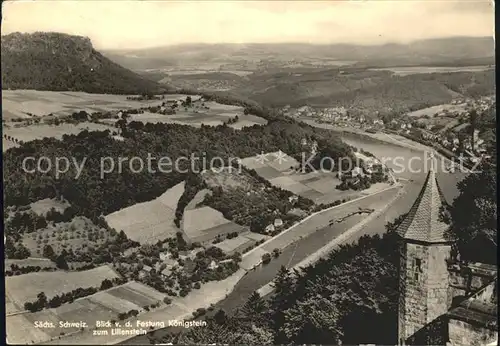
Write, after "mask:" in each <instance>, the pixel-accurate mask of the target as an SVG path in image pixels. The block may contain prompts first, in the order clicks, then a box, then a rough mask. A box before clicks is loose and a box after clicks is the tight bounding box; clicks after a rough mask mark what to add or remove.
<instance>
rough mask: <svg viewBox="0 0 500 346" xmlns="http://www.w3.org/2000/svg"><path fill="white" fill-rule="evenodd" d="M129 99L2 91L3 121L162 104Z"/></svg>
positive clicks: (168, 97)
mask: <svg viewBox="0 0 500 346" xmlns="http://www.w3.org/2000/svg"><path fill="white" fill-rule="evenodd" d="M128 96H134V95H113V94H89V93H85V92H80V91H64V92H61V91H39V90H2V119H4V120H11V119H14V118H26V119H29V118H31V117H30V116H29V115H28V114H27V113H31V114H33V115H35V116H45V115H49V114H53V115H56V116H57V115H68V114H72V113H73V112H78V111H82V110H84V111H87V112H88V113H93V112H107V111H119V110H122V109H130V108H140V107H148V106H151V105H157V104H158V103H159V100H149V101H135V100H127V97H128ZM186 96H187V95H182V94H175V95H165V100H163V101H167V100H181V99H185V98H186Z"/></svg>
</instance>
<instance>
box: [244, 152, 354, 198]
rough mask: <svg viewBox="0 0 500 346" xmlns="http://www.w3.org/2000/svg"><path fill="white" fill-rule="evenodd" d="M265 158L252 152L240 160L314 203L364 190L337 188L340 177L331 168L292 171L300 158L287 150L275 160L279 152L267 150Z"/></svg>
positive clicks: (266, 177) (272, 182) (258, 172)
mask: <svg viewBox="0 0 500 346" xmlns="http://www.w3.org/2000/svg"><path fill="white" fill-rule="evenodd" d="M266 158H267V160H266V161H265V162H261V161H259V160H258V156H252V157H247V158H244V159H243V160H242V162H241V163H242V165H243V166H245V167H246V168H248V169H254V170H255V171H256V172H257V174H258V175H259V176H261V177H262V178H264V179H266V180H268V181H269V182H270V183H271V184H273V185H274V186H276V187H280V188H282V189H284V190H288V191H290V192H292V193H294V194H296V195H299V196H302V197H305V198H308V199H310V200H312V201H313V202H314V203H316V204H328V203H332V202H334V201H336V200H339V199H348V198H353V197H356V196H360V195H362V194H363V193H362V192H356V191H352V190H346V191H341V190H337V189H336V188H335V187H336V186H337V185H338V184H340V183H341V181H340V179H338V178H337V177H336V174H335V173H334V172H326V171H325V172H322V171H318V172H310V173H301V172H295V171H294V168H297V167H298V166H299V162H297V160H295V159H294V158H292V157H290V156H288V155H286V154H285V155H284V156H282V160H281V162H279V160H278V153H268V154H266ZM291 168H293V169H291Z"/></svg>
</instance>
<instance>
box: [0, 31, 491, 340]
mask: <svg viewBox="0 0 500 346" xmlns="http://www.w3.org/2000/svg"><path fill="white" fill-rule="evenodd" d="M457 40H458V39H453V38H450V39H449V40H448V39H442V40H437V41H436V40H429V41H426V40H423V41H418V42H417V43H414V44H413V45H404V44H401V45H399V44H398V45H394V46H391V45H382V46H366V45H365V46H363V45H359V46H350V45H341V44H339V45H336V44H335V45H307V44H276V45H274V44H255V45H254V44H240V45H238V44H221V45H194V46H190V45H186V46H171V47H158V48H151V49H144V50H138V51H128V50H115V51H104V52H103V53H101V52H99V51H97V50H96V49H95V48H94V47H93V45H92V42H91V41H90V39H88V38H86V37H80V36H72V35H67V34H59V33H42V32H37V33H34V34H20V33H12V34H9V35H4V36H2V83H3V87H4V90H2V127H3V133H2V135H3V140H2V146H3V151H2V155H3V162H4V163H3V173H4V204H5V208H4V224H5V227H4V243H5V244H4V245H5V258H6V267H5V271H6V303H7V304H6V314H7V316H6V320H7V329H8V330H7V337H8V341H9V342H10V343H34V344H40V343H41V344H60V343H73V344H114V343H127V344H144V343H150V342H151V341H153V342H151V343H154V342H159V341H160V340H162V341H165V339H169V338H170V337H171V335H172V334H170V333H172V332H175V333H178V332H181V333H180V334H179V335H184V334H187V333H190V331H188V330H187V329H185V328H181V327H166V326H165V323H163V324H162V323H160V322H165V321H166V320H168V319H172V320H174V319H178V320H179V321H181V320H182V321H191V320H203V321H205V320H206V321H209V323H213V318H215V317H216V316H217V315H219V317H220V316H221V315H223V317H224V318H227V319H231V318H236V319H238V318H240V317H239V316H240V315H239V314H241V310H242V307H244V306H246V304H247V302H248V301H249V299H251V297H252V296H253V297H255V293H254V292H260V293H262V295H263V296H267V297H262V298H266V299H271V300H272V299H274V298H270V296H271V297H276V296H274V295H272V294H270V292H271V291H272V290H270V289H269V287H271V285H274V283H276V282H277V280H278V279H276V278H277V277H280V275H281V276H282V275H284V274H283V273H284V272H286V270H292V269H293V268H295V269H297V270H298V271H299V272H301V273H302V274H301V275H304V277H305V275H308V274H307V272H308V271H311V272H312V271H314V270H316V269H315V268H318V267H314V265H316V263H317V262H319V266H321V265H324V263H327V262H328V261H330V260H332V259H333V258H334V256H335V254H337V251H339V252H341V251H351V250H349V249H351V247H356V246H358V242H359V243H362V244H366V243H369V244H372V242H373V244H379V243H378V242H380V244H382V242H383V241H388V240H387V239H388V238H390V237H392V234H394V233H393V232H392V233H391V232H389V233H387V228H388V225H389V226H391V227H393V226H394V224H393V223H394V222H396V220H397V219H398V218H399V217H400V216H401V215H403V214H405V213H407V212H408V210H409V209H410V207H411V206H412V205H413V203H414V201H415V200H416V199H417V197H418V196H419V192H420V190H421V188H422V186H423V184H425V182H426V177H428V174H429V173H428V172H429V168H428V166H427V163H426V160H427V159H428V158H429V157H428V156H427V154H428V153H429V152H433V153H434V152H436V156H437V162H439V163H440V164H442V163H443V162H445V163H446V165H449V164H450V160H448V159H447V158H445V157H444V156H443V155H441V154H437V152H439V150H438V149H435V148H431V147H430V146H429V145H431V144H433V143H430V142H431V141H437V139H438V138H439V140H440V144H439V145H441V144H442V145H443V148H444V147H445V145H444V144H443V143H442V141H441V137H432V136H434V135H436V136H443V138H444V136H445V134H447V133H449V132H450V131H454V129H455V128H456V127H459V126H463V125H465V126H464V128H465V127H467V126H476V125H477V127H478V128H480V131H479V130H478V134H477V136H479V134H480V135H481V136H482V137H485V138H486V134H488V133H493V134H494V136H496V132H494V131H495V130H494V129H493V127H492V121H491V119H492V114H494V117H493V118H496V113H492V112H496V111H495V98H494V96H492V93H493V91H494V90H495V74H494V69H492V68H491V65H489V63H491V61H490V60H491V54H490V53H491V52H490V50H491V47H490V46H489V45H488V44H489V41H488V40H486V39H484V38H476V39H471V40H470V41H469V40H462V41H457ZM457 42H460V45H464V44H465V45H468V47H475V48H476V51H475V53H474V54H472V53H470V54H465V55H466V56H464V54H462V53H459V52H460V50H458V52H457V49H456V44H457ZM436 44H437V45H438V46H440V45H442V46H443V47H442V48H440V49H437V52H436V48H435V45H436ZM19 47H23V49H19ZM61 47H63V48H61ZM429 47H431V48H432V49H431V48H429ZM469 50H470V49H469ZM469 50H468V51H469ZM410 53H412V54H414V56H418V57H419V58H415V57H414V58H411V56H412V55H411V54H410ZM30 57H36V59H35V60H36V61H37V62H36V63H34V62H33V59H31V58H30ZM450 57H453V59H456V60H453V59H452V60H450V61H455V63H452V65H453V64H454V65H455V66H447V64H446V61H448V58H450ZM450 59H451V58H450ZM202 60H203V62H202ZM17 61H20V63H17ZM381 61H383V62H384V63H380V62H381ZM471 61H478V64H477V65H474V66H473V64H472V63H471ZM444 65H446V66H444ZM448 65H449V64H448ZM474 112H477V113H474ZM471 114H476V115H477V117H476V116H474V115H471ZM408 119H411V120H408ZM403 124H404V127H403V126H402V125H403ZM408 124H410V126H408ZM417 125H418V128H420V129H422V131H421V132H422V133H421V132H418V134H419V136H420V135H421V136H420V137H418V136H416V135H415V134H414V132H412V131H410V129H411V128H412V127H413V126H414V127H417ZM429 126H430V127H433V126H436V127H440V130H441V132H439V131H438V130H436V131H435V132H430V128H429V131H427V128H428V127H429ZM424 129H426V131H427V132H429V133H430V134H429V133H427V132H425V133H424V131H423V130H424ZM436 133H439V135H438V134H436ZM414 135H415V136H414ZM426 135H427V136H429V137H426ZM460 136H461V137H460V138H461V141H462V142H463V143H462V142H460V143H461V144H460V145H461V147H460V150H470V151H471V152H472V154H471V155H472V156H473V157H476V156H474V155H476V154H477V155H478V156H477V157H481V158H485V157H486V156H488V159H487V160H489V161H487V160H486V159H485V162H490V161H491V159H492V157H493V154H494V152H493V151H492V149H491V145H486V144H484V142H485V141H484V140H483V142H481V143H480V144H477V146H476V147H474V144H475V143H476V142H474V140H475V139H476V140H477V139H478V138H477V136H476V134H475V132H474V131H472V132H470V133H469V132H466V131H465V130H464V131H462V134H461V135H460ZM417 137H418V138H417ZM457 137H458V135H457ZM414 138H416V139H417V140H418V142H417V141H414ZM466 140H468V141H469V142H467V143H469V147H470V146H472V148H469V147H467V145H466V144H465V141H466ZM493 140H494V141H496V137H495V138H494V139H493ZM493 140H492V139H491V138H490V140H489V142H488V143H491V142H492V141H493ZM452 143H453V142H452ZM462 144H463V145H462ZM450 145H451V144H450ZM458 146H459V145H458V144H457V148H458ZM462 147H463V148H462ZM457 153H458V151H457ZM454 155H455V154H451V155H449V156H451V158H452V159H454ZM480 155H481V156H480ZM472 156H471V157H472ZM447 157H448V156H447ZM61 158H65V159H67V160H70V159H71V160H76V161H80V162H83V164H82V166H81V167H80V168H79V167H66V168H67V169H66V170H63V171H61V170H58V167H56V168H55V169H52V168H54V167H49V168H48V169H45V167H41V165H40V160H41V159H46V160H47V161H49V162H52V161H54V160H56V162H57V160H59V159H61ZM304 158H305V159H306V161H304ZM307 158H309V160H307ZM398 159H401V160H400V161H402V164H401V163H400V164H399V165H398V164H395V161H396V160H398ZM29 160H32V162H36V163H38V166H36V165H35V164H31V165H30V164H28V165H27V164H26V162H27V161H29ZM414 161H417V163H416V165H414V166H411V165H412V163H414ZM495 162H496V161H495ZM105 163H109V165H108V166H106V165H105ZM116 163H118V165H116ZM134 163H138V164H134ZM146 163H147V164H146ZM42 166H43V165H42ZM153 166H154V168H155V169H152V167H153ZM400 166H402V168H403V169H402V170H398V169H400V168H401V167H400ZM118 167H119V168H118ZM161 167H163V168H165V167H166V169H165V170H163V169H160V168H161ZM441 167H443V165H441ZM27 168H29V169H27ZM76 173H78V174H76ZM436 176H437V180H438V181H439V184H440V186H441V189H442V193H443V195H444V198H445V199H446V200H447V201H448V202H449V203H450V204H452V203H453V201H454V199H455V198H456V197H457V196H458V195H459V189H458V188H457V184H458V183H459V182H460V181H462V180H464V179H466V177H467V176H468V174H467V173H464V172H454V173H449V172H445V171H439V170H438V171H437V172H436ZM386 233H387V234H386ZM384 237H386V238H384ZM384 239H385V240H384ZM389 245H391V244H389ZM325 246H327V248H325ZM359 246H361V245H359ZM362 246H365V245H362ZM377 246H380V247H381V249H377V250H374V249H373V248H370V249H368V250H367V252H366V253H367V254H372V255H373V256H372V257H371V258H370V261H372V260H373V263H372V262H369V266H371V267H370V268H366V267H363V269H362V270H363V271H364V270H366V271H367V272H370V271H371V272H376V273H378V274H376V275H380V276H384V277H385V276H387V277H389V276H390V275H392V271H393V267H392V264H391V263H390V262H388V261H389V260H388V259H389V258H390V256H391V254H389V252H390V251H394V249H392V247H391V249H390V251H389V250H387V249H385V248H384V246H385V245H384V244H382V245H377ZM394 248H395V247H394ZM346 249H347V250H346ZM377 251H380V253H378V252H377ZM384 251H386V252H385V253H384ZM382 253H383V254H382ZM362 255H365V254H364V253H363V251H360V256H362ZM384 256H387V258H385V257H384ZM327 257H328V258H327ZM319 258H322V259H321V260H319V261H318V259H319ZM345 258H347V257H345ZM381 258H382V259H381ZM360 261H361V263H365V262H364V261H363V259H361V260H360ZM377 261H380V263H382V264H381V265H380V266H378V265H377ZM384 261H385V262H384ZM313 264H314V265H313ZM298 265H300V266H302V265H303V266H304V267H301V268H297V266H298ZM359 268H361V267H356V266H355V265H353V268H352V270H353V272H355V271H356V270H358V269H359ZM334 269H335V270H337V269H338V268H337V267H335V268H334ZM348 269H349V268H348ZM360 270H361V269H360ZM348 271H349V270H347V271H346V272H348ZM365 274H366V273H365ZM374 275H375V274H374ZM366 277H369V276H368V274H367V276H366ZM391 278H392V277H391ZM357 280H361V281H362V280H364V279H363V278H362V277H361V276H359V277H358V278H357ZM388 280H389V279H388ZM391 280H392V279H391ZM368 281H370V280H368ZM371 281H372V283H373V282H374V284H376V285H379V283H378V282H377V281H376V280H371ZM380 285H381V286H384V284H380ZM358 286H359V287H361V285H358ZM356 289H358V288H356ZM378 290H380V291H383V288H377V289H376V290H375V289H372V290H368V291H370V292H376V294H379V296H377V297H376V298H373V299H372V298H371V297H368V298H366V300H367V301H369V302H371V301H377V299H384V300H385V299H387V300H391V299H392V298H393V297H390V296H389V295H390V292H389V293H387V292H385V291H383V292H384V293H379V291H378ZM386 293H387V295H386ZM368 295H369V294H368ZM360 296H363V298H359V300H360V301H361V300H363V299H365V296H366V295H364V294H363V293H361V294H360ZM337 298H338V299H339V300H340V299H342V298H341V297H337ZM258 299H260V297H259V298H258ZM356 299H358V298H356ZM264 300H265V299H264ZM263 304H264V303H263ZM265 304H267V303H265ZM377 304H378V303H377ZM377 304H375V305H377ZM384 304H386V302H384V303H383V304H380V306H381V307H379V306H377V308H380V309H382V310H384V309H388V308H387V306H386V305H384ZM220 309H222V310H223V311H222V312H221V310H220ZM370 309H371V308H370ZM374 309H375V308H374ZM285 310H286V309H283V311H285ZM375 310H376V309H375ZM277 311H279V309H278V310H277ZM302 315H304V314H302ZM146 320H148V321H151V322H155V323H153V324H154V325H152V326H150V327H147V328H143V329H141V332H140V333H139V334H141V335H139V336H135V337H134V335H128V334H127V335H117V334H113V333H112V332H109V331H110V327H109V325H115V323H117V324H116V326H118V325H120V324H122V325H125V326H126V327H127V328H129V327H130V326H135V325H137V323H138V321H146ZM36 321H46V322H47V323H48V324H47V325H51V326H52V325H53V326H52V327H47V326H45V327H40V328H39V327H38V326H36V323H35V322H36ZM65 321H68V322H77V321H80V324H71V323H70V327H64V326H61V325H60V323H61V322H65ZM98 321H109V322H110V323H109V324H106V323H104V325H101V324H100V323H98ZM111 322H113V323H111ZM259 323H260V322H259ZM251 325H252V326H253V327H252V328H255V325H253V324H251ZM19 326H21V327H19ZM228 328H229V327H228ZM231 328H232V327H231ZM266 328H267V327H266ZM129 329H130V328H129ZM132 329H133V328H132ZM139 329H140V328H139ZM247 333H251V332H247ZM276 333H277V334H276V338H277V339H275V340H278V338H279V337H280V336H279V333H280V332H276ZM281 337H282V336H281ZM240 341H241V340H240Z"/></svg>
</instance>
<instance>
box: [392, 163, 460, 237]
mask: <svg viewBox="0 0 500 346" xmlns="http://www.w3.org/2000/svg"><path fill="white" fill-rule="evenodd" d="M446 204H447V203H446V200H445V198H444V196H443V193H442V192H441V189H440V188H439V185H438V182H437V179H436V174H435V169H434V157H433V156H431V168H430V169H429V173H428V174H427V178H426V179H425V182H424V186H423V187H422V190H421V191H420V193H419V194H418V197H417V199H416V200H415V203H414V204H413V206H412V207H411V209H410V211H409V212H408V215H407V216H406V218H405V219H404V220H403V222H402V223H401V225H400V226H399V228H398V230H397V232H398V234H399V235H400V236H401V237H402V238H404V239H407V240H414V241H421V242H426V243H443V242H450V241H451V239H449V237H448V236H447V231H448V228H449V225H448V224H446V223H445V222H444V221H442V220H441V218H440V214H441V208H442V207H443V206H445V205H446Z"/></svg>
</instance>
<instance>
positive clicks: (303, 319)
mask: <svg viewBox="0 0 500 346" xmlns="http://www.w3.org/2000/svg"><path fill="white" fill-rule="evenodd" d="M284 316H285V323H284V324H283V326H282V327H281V328H280V331H281V332H282V334H284V335H285V336H286V338H288V339H289V340H293V343H294V344H306V343H307V344H322V343H324V341H325V340H330V342H331V344H335V345H338V344H340V337H341V336H342V330H341V328H340V327H339V325H338V320H339V319H340V316H341V314H340V312H339V311H338V309H337V308H336V306H335V303H334V302H332V301H330V300H329V299H326V298H325V297H322V296H320V295H319V294H318V295H316V296H315V297H311V298H309V299H307V300H305V301H298V302H297V303H296V304H294V306H293V307H292V308H290V309H288V310H286V311H285V312H284Z"/></svg>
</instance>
